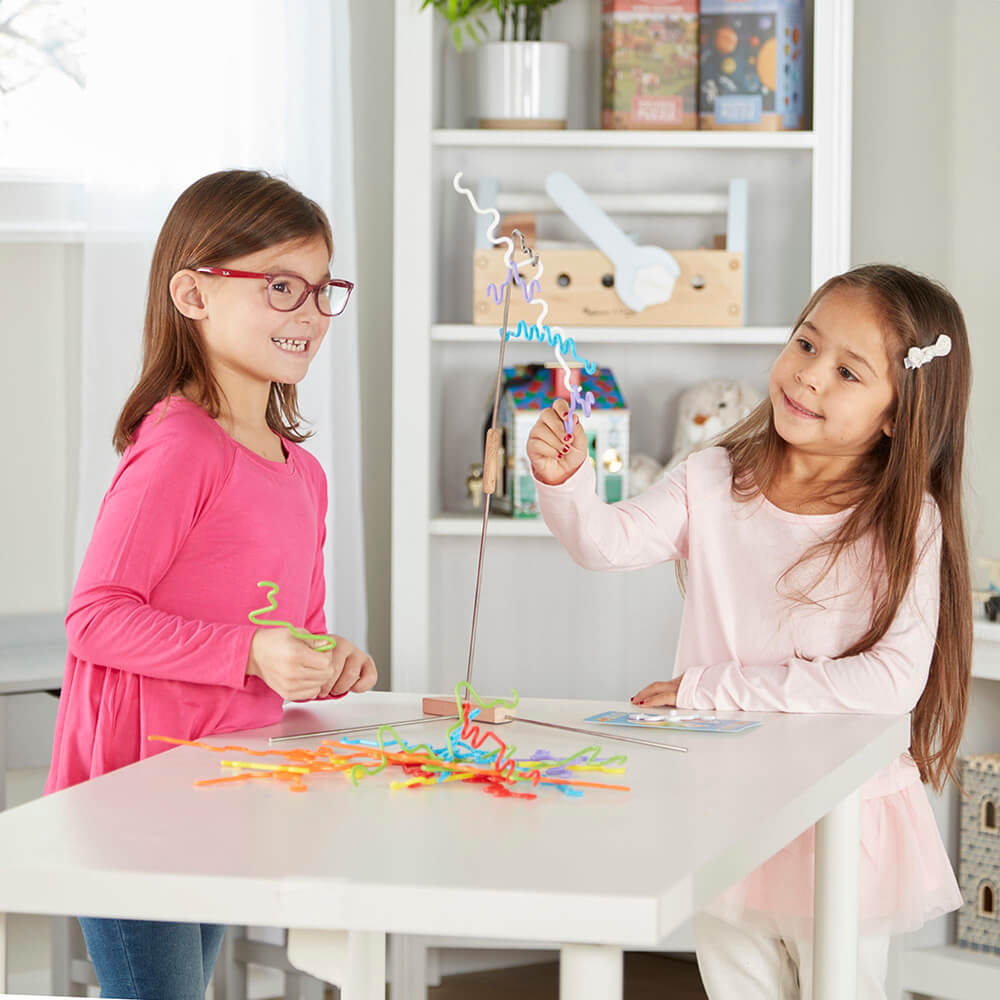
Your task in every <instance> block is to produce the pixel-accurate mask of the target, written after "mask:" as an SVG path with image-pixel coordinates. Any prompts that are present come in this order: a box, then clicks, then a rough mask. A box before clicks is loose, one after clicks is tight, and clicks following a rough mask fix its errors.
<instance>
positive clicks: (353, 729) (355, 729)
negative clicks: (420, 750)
mask: <svg viewBox="0 0 1000 1000" xmlns="http://www.w3.org/2000/svg"><path fill="white" fill-rule="evenodd" d="M457 718H458V716H457V715H425V716H424V717H423V718H422V719H404V720H403V721H402V722H373V723H372V724H371V725H370V726H350V727H348V728H347V729H324V730H323V731H322V732H317V733H297V734H296V735H295V736H272V737H271V738H270V739H269V740H268V741H267V745H268V746H274V745H275V744H276V743H291V742H292V741H293V740H315V739H319V738H320V737H321V736H346V735H347V734H348V733H366V732H368V731H369V730H371V729H382V728H383V727H385V726H391V727H392V728H393V729H396V728H397V727H399V726H416V725H419V724H420V723H421V722H441V721H442V720H445V719H457Z"/></svg>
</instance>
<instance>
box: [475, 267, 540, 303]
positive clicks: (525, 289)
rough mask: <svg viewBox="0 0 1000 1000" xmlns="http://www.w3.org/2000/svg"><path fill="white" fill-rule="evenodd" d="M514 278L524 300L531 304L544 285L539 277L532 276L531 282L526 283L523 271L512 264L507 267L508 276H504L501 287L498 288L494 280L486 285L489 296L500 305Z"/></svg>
mask: <svg viewBox="0 0 1000 1000" xmlns="http://www.w3.org/2000/svg"><path fill="white" fill-rule="evenodd" d="M512 280H513V282H514V284H515V285H517V286H518V287H519V288H520V289H521V292H522V293H523V295H524V301H525V302H527V303H529V304H530V303H531V302H532V301H533V300H534V298H535V296H536V295H537V294H538V293H539V291H540V290H541V287H542V286H541V285H540V284H539V283H538V279H537V278H532V279H531V281H530V282H528V283H527V284H525V282H524V277H523V276H522V275H521V272H520V271H518V269H517V268H516V267H515V266H514V265H513V264H512V265H511V266H510V267H508V268H507V277H506V278H504V280H503V283H502V284H501V285H500V287H499V288H497V286H496V284H495V283H494V282H492V281H491V282H490V283H489V284H488V285H487V286H486V294H487V296H489V298H491V299H492V300H493V302H494V303H495V304H496V305H500V303H501V302H502V301H503V294H504V292H505V291H506V289H507V286H508V285H509V284H510V283H511V281H512Z"/></svg>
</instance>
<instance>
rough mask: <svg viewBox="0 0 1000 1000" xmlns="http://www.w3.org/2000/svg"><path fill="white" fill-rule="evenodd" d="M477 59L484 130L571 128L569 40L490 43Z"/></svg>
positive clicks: (478, 108) (480, 107)
mask: <svg viewBox="0 0 1000 1000" xmlns="http://www.w3.org/2000/svg"><path fill="white" fill-rule="evenodd" d="M476 58H477V61H478V62H477V67H476V76H477V80H478V100H479V104H478V107H477V115H478V118H479V124H480V127H481V128H565V127H566V117H567V105H568V92H569V46H568V45H567V44H566V43H565V42H486V43H484V44H483V45H481V46H480V48H479V50H478V52H477V53H476Z"/></svg>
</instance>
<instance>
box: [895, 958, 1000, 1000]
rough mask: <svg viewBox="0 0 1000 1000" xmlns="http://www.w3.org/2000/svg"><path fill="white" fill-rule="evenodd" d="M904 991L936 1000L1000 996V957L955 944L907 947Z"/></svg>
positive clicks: (961, 999) (969, 999)
mask: <svg viewBox="0 0 1000 1000" xmlns="http://www.w3.org/2000/svg"><path fill="white" fill-rule="evenodd" d="M902 986H903V989H904V990H910V991H911V992H914V993H920V994H927V995H928V996H933V997H937V998H938V1000H982V998H983V997H989V996H997V995H998V994H1000V955H989V954H984V953H983V952H979V951H970V950H969V949H968V948H959V947H958V945H944V946H941V947H938V948H910V949H908V950H907V951H905V952H904V953H903V983H902Z"/></svg>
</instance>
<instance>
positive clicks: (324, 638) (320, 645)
mask: <svg viewBox="0 0 1000 1000" xmlns="http://www.w3.org/2000/svg"><path fill="white" fill-rule="evenodd" d="M257 586H258V587H267V588H268V591H267V601H268V604H267V607H266V608H258V609H257V610H256V611H251V612H250V614H249V615H248V617H249V619H250V621H252V622H253V623H254V625H276V626H278V627H280V628H287V629H288V631H289V632H291V633H292V635H294V636H295V638H296V639H301V640H302V641H303V642H308V643H309V645H311V646H312V647H313V649H315V650H317V652H320V653H326V652H329V650H331V649H333V648H334V646H336V645H337V640H336V639H334V637H333V636H332V635H313V633H312V632H307V631H306V630H305V629H303V628H296V627H295V626H294V625H293V624H292V623H291V622H283V621H278V619H276V618H261V617H260V616H261V615H266V614H267V613H268V612H270V611H277V610H278V602H277V601H276V600H275V597H276V595H277V593H278V585H277V584H276V583H274V582H272V581H271V580H261V581H260V582H259V583H258V584H257ZM317 639H318V640H320V641H319V642H317V641H316V640H317Z"/></svg>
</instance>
